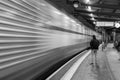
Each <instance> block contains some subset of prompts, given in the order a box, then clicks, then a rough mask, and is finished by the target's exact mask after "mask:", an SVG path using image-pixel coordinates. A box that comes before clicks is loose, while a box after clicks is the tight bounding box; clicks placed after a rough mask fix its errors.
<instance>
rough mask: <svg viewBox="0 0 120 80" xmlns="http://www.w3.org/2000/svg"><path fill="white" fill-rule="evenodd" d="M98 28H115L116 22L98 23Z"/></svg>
mask: <svg viewBox="0 0 120 80" xmlns="http://www.w3.org/2000/svg"><path fill="white" fill-rule="evenodd" d="M95 24H96V26H98V27H102V26H104V27H105V26H111V27H113V26H114V22H102V21H100V22H99V21H97V22H96V23H95Z"/></svg>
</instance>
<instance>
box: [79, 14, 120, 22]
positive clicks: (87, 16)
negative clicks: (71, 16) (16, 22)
mask: <svg viewBox="0 0 120 80" xmlns="http://www.w3.org/2000/svg"><path fill="white" fill-rule="evenodd" d="M81 16H83V17H85V18H91V16H89V15H85V14H81ZM94 18H96V19H106V20H112V21H120V19H117V18H111V17H101V16H94Z"/></svg>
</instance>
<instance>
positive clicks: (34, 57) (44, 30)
mask: <svg viewBox="0 0 120 80" xmlns="http://www.w3.org/2000/svg"><path fill="white" fill-rule="evenodd" d="M93 34H95V35H97V36H98V37H99V38H100V37H101V36H100V35H99V34H98V33H96V32H94V31H92V30H90V29H89V28H87V27H86V26H84V25H83V24H82V23H81V22H79V21H78V20H76V19H75V18H73V17H70V16H68V15H67V14H66V13H64V12H62V11H59V10H58V9H56V8H55V7H53V6H52V5H51V4H50V3H48V2H46V1H44V0H0V78H2V77H5V76H7V75H10V74H12V73H14V72H17V71H19V70H22V69H25V68H27V67H30V66H32V65H34V64H35V63H39V65H42V64H43V63H44V61H46V62H47V61H49V60H51V61H55V60H56V61H57V59H63V58H65V57H68V56H71V55H73V54H75V53H76V52H77V51H79V49H80V47H78V48H77V51H76V52H75V50H76V49H75V48H76V47H74V46H78V45H83V43H85V44H86V43H87V42H89V40H90V39H91V36H90V35H93ZM85 44H84V45H85ZM73 47H74V48H73ZM86 47H87V45H86ZM64 49H66V50H64ZM69 49H71V50H69ZM62 51H63V52H62ZM73 51H74V52H73ZM46 55H47V56H46ZM43 56H44V57H43ZM40 62H41V64H40ZM54 63H55V62H54ZM50 64H52V62H51V63H50ZM46 65H48V64H46ZM9 80H10V79H9Z"/></svg>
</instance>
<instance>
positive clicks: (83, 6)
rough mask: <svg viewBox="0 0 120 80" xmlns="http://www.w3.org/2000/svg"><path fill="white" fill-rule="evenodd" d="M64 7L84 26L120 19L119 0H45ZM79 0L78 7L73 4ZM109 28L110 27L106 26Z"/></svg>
mask: <svg viewBox="0 0 120 80" xmlns="http://www.w3.org/2000/svg"><path fill="white" fill-rule="evenodd" d="M47 1H49V2H51V3H53V4H55V6H57V7H58V8H59V9H64V10H65V11H66V12H68V13H69V14H71V15H73V16H74V17H75V18H77V19H78V20H79V21H81V22H82V23H84V24H85V25H86V26H88V27H90V28H92V29H95V27H96V26H95V22H96V21H109V22H114V21H120V0H47ZM76 2H79V3H78V4H79V5H78V7H76V8H75V7H74V6H73V4H74V3H76ZM108 28H110V27H108Z"/></svg>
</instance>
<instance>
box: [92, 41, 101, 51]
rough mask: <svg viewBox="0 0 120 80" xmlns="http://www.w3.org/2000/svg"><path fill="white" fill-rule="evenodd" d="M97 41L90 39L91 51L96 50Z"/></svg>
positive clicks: (97, 46)
mask: <svg viewBox="0 0 120 80" xmlns="http://www.w3.org/2000/svg"><path fill="white" fill-rule="evenodd" d="M99 44H100V43H99V41H98V40H97V39H92V40H91V42H90V48H91V49H98V48H99Z"/></svg>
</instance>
